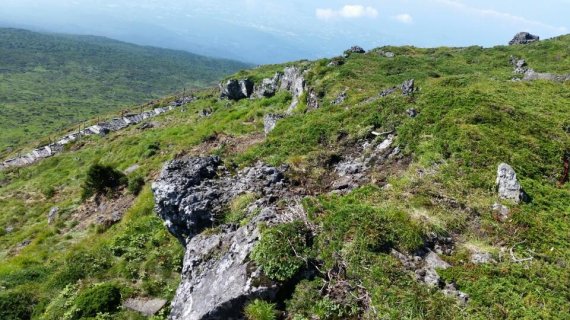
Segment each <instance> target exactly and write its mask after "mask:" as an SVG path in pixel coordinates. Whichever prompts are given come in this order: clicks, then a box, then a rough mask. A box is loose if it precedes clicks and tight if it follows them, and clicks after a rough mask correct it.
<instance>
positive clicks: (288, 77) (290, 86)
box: [281, 67, 305, 113]
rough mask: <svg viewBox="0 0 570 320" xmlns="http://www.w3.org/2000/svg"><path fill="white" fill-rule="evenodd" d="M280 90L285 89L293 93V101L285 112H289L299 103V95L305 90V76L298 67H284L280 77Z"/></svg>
mask: <svg viewBox="0 0 570 320" xmlns="http://www.w3.org/2000/svg"><path fill="white" fill-rule="evenodd" d="M281 90H287V91H289V92H291V94H292V95H293V101H292V102H291V105H290V106H289V109H287V112H288V113H291V112H293V110H295V108H296V107H297V105H298V104H299V97H300V96H301V95H302V94H303V92H305V78H304V77H303V73H302V72H301V70H299V68H297V67H288V68H285V73H284V75H283V78H282V79H281Z"/></svg>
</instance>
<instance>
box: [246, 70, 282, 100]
mask: <svg viewBox="0 0 570 320" xmlns="http://www.w3.org/2000/svg"><path fill="white" fill-rule="evenodd" d="M282 76H283V75H282V74H281V73H279V72H278V73H276V74H275V75H274V76H273V78H266V79H263V80H262V81H261V83H260V84H259V85H257V86H256V87H255V89H254V94H253V95H254V96H255V97H257V98H269V97H273V96H274V95H275V93H276V92H277V90H278V89H279V85H280V83H281V77H282Z"/></svg>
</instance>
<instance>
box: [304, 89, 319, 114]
mask: <svg viewBox="0 0 570 320" xmlns="http://www.w3.org/2000/svg"><path fill="white" fill-rule="evenodd" d="M319 107H320V105H319V95H318V94H317V93H316V92H315V90H313V89H310V90H309V93H308V94H307V109H309V110H314V109H318V108H319Z"/></svg>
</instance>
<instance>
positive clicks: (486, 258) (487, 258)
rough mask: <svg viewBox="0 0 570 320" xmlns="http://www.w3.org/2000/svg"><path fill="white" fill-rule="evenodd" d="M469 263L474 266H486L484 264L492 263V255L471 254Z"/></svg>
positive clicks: (487, 253)
mask: <svg viewBox="0 0 570 320" xmlns="http://www.w3.org/2000/svg"><path fill="white" fill-rule="evenodd" d="M470 260H471V263H474V264H486V263H491V262H494V260H493V255H491V253H489V252H479V251H477V252H473V253H472V254H471V258H470Z"/></svg>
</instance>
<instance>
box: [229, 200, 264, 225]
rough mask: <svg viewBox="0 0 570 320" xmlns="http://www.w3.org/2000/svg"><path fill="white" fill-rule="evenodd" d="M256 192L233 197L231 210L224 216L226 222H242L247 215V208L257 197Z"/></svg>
mask: <svg viewBox="0 0 570 320" xmlns="http://www.w3.org/2000/svg"><path fill="white" fill-rule="evenodd" d="M257 197H258V196H257V195H256V194H254V193H244V194H242V195H239V196H237V197H236V198H235V199H233V200H232V201H231V203H230V205H229V208H228V209H229V212H227V213H226V214H225V215H224V217H223V221H224V223H232V224H240V223H241V222H242V221H244V219H245V218H246V217H247V214H248V212H247V208H248V207H249V205H251V204H252V202H254V201H255V199H257Z"/></svg>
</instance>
